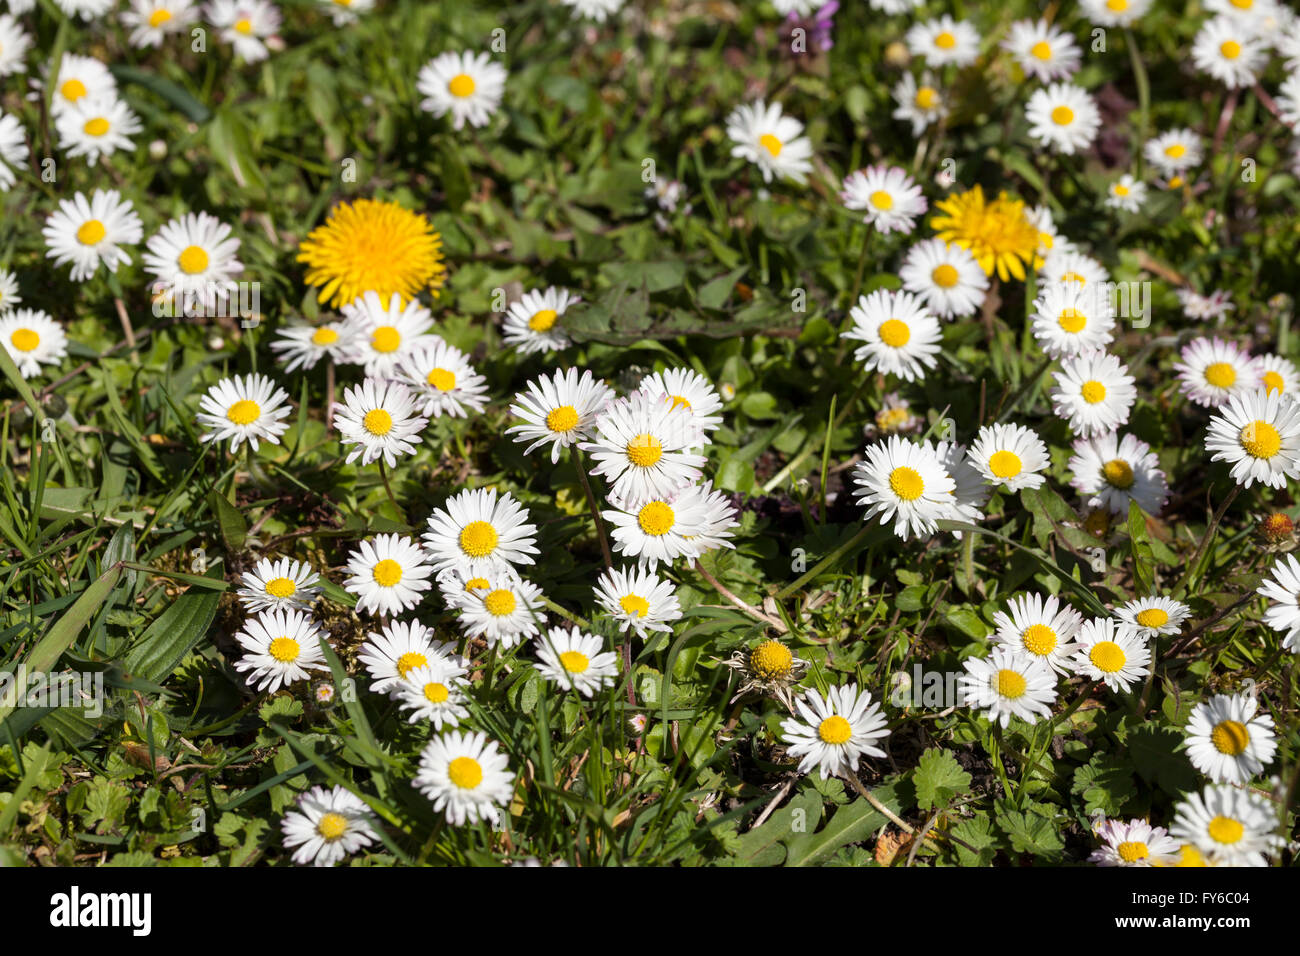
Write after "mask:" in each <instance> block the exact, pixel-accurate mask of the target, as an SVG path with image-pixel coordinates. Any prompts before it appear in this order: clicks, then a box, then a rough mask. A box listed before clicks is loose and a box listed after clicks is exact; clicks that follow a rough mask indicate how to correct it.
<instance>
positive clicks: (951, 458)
mask: <svg viewBox="0 0 1300 956" xmlns="http://www.w3.org/2000/svg"><path fill="white" fill-rule="evenodd" d="M935 453H936V454H937V455H938V456H939V461H940V462H942V463H943V468H944V471H946V472H947V473H948V476H949V477H950V478H952V480H953V485H954V487H953V490H952V493H953V497H954V499H955V500H954V501H953V514H952V515H951V516H950V517H951V518H952V519H953V520H956V521H967V522H970V523H972V524H977V523H978V522H980V521H983V520H984V506H985V505H986V504H988V500H989V496H990V495H991V494H992V491H991V489H990V488H989V486H988V485H987V484H985V482H984V475H982V474H981V473H980V470H979V469H978V468H976V467H975V466H974V465H972V464H971V463H970V458H969V457H968V449H967V448H966V446H965V445H962V444H959V443H957V442H946V441H941V442H939V444H938V445H937V446H936V447H935ZM962 533H963V532H961V531H954V532H953V536H954V537H957V538H960V537H961V536H962Z"/></svg>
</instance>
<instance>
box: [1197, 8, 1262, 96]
mask: <svg viewBox="0 0 1300 956" xmlns="http://www.w3.org/2000/svg"><path fill="white" fill-rule="evenodd" d="M1192 63H1193V64H1195V66H1196V68H1197V69H1198V70H1200V71H1201V72H1202V73H1208V74H1209V75H1210V76H1212V77H1214V79H1216V80H1218V81H1219V82H1220V83H1222V84H1223V85H1224V86H1226V87H1228V89H1230V90H1232V89H1240V88H1242V87H1248V86H1253V85H1254V84H1255V80H1256V78H1257V77H1258V76H1259V74H1260V73H1261V72H1262V71H1263V69H1264V67H1265V66H1266V65H1267V64H1268V48H1267V47H1266V46H1265V45H1264V44H1263V43H1262V42H1261V41H1260V40H1259V38H1258V37H1256V36H1255V34H1254V31H1253V30H1251V29H1250V28H1248V27H1246V26H1244V25H1243V24H1242V23H1241V21H1240V20H1237V19H1235V18H1232V17H1213V18H1212V19H1210V20H1207V21H1205V23H1204V24H1202V26H1201V29H1200V31H1199V32H1198V33H1197V34H1196V38H1195V39H1194V40H1192Z"/></svg>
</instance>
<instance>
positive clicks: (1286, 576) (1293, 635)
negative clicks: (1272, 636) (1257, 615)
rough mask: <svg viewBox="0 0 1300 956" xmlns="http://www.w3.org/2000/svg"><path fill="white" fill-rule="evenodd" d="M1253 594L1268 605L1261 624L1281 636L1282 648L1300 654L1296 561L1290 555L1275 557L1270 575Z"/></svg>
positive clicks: (1299, 583) (1299, 570) (1299, 569)
mask: <svg viewBox="0 0 1300 956" xmlns="http://www.w3.org/2000/svg"><path fill="white" fill-rule="evenodd" d="M1255 593H1256V594H1258V595H1260V596H1261V597H1265V598H1268V600H1269V601H1270V602H1271V603H1270V604H1269V606H1268V609H1267V610H1266V611H1265V612H1264V623H1265V624H1267V625H1268V626H1269V627H1271V628H1272V629H1273V630H1275V631H1278V632H1279V633H1281V634H1283V635H1285V636H1284V637H1283V638H1282V648H1283V649H1284V650H1288V651H1293V652H1295V653H1300V604H1298V603H1297V602H1298V601H1300V561H1297V560H1296V557H1295V555H1293V554H1285V555H1281V556H1280V557H1278V559H1277V560H1276V561H1275V562H1273V570H1272V572H1271V576H1270V577H1268V578H1265V579H1264V583H1263V584H1262V585H1260V587H1259V589H1258V590H1257V591H1256V592H1255Z"/></svg>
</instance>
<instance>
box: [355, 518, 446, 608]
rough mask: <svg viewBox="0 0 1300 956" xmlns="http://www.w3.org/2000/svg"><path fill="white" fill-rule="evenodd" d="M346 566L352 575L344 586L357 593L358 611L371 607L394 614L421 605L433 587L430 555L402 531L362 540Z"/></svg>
mask: <svg viewBox="0 0 1300 956" xmlns="http://www.w3.org/2000/svg"><path fill="white" fill-rule="evenodd" d="M345 570H346V571H347V572H348V574H349V575H350V577H348V579H347V580H346V581H344V582H343V587H344V588H346V589H347V590H348V592H349V593H350V594H355V595H356V596H357V613H358V614H364V613H366V612H367V611H372V612H374V613H376V614H382V615H383V616H385V617H395V616H396V615H398V614H401V613H402V612H403V611H409V610H410V609H411V608H413V607H415V606H416V605H418V604H419V603H420V602H421V601H422V600H424V592H425V591H427V590H429V588H431V587H433V582H432V581H430V580H429V576H430V575H431V574H432V573H433V568H432V566H430V564H429V559H428V556H427V555H426V554H425V553H424V551H423V550H421V548H420V546H419V545H418V544H417V543H416V542H415V541H414V540H412V539H411V538H408V537H406V536H405V535H400V534H380V535H376V536H375V537H374V539H373V540H370V541H362V542H361V544H360V545H359V546H358V548H357V550H355V551H353V552H352V553H351V554H350V555H348V563H347V567H346V568H345Z"/></svg>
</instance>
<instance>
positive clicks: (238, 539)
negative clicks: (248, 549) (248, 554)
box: [208, 489, 248, 552]
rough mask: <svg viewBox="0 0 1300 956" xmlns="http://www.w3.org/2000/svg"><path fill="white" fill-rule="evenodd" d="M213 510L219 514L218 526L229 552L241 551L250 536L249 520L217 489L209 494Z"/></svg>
mask: <svg viewBox="0 0 1300 956" xmlns="http://www.w3.org/2000/svg"><path fill="white" fill-rule="evenodd" d="M208 499H209V501H211V503H212V510H213V512H214V513H215V514H216V516H217V526H218V527H219V528H220V529H221V540H222V541H224V542H225V544H226V550H227V551H228V552H233V551H240V550H242V549H243V547H244V541H245V540H246V539H247V538H248V522H247V521H245V520H244V516H243V515H242V514H241V513H240V511H239V509H238V508H236V507H235V506H234V505H232V504H231V503H230V502H229V501H228V500H226V496H225V495H223V494H221V493H220V492H218V491H216V490H215V489H214V490H213V491H212V493H211V494H210V495H209V496H208Z"/></svg>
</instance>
